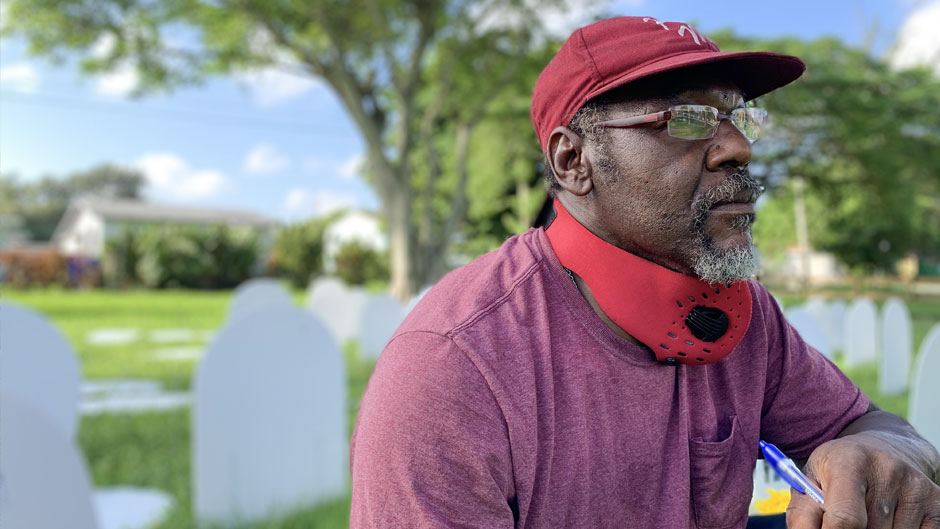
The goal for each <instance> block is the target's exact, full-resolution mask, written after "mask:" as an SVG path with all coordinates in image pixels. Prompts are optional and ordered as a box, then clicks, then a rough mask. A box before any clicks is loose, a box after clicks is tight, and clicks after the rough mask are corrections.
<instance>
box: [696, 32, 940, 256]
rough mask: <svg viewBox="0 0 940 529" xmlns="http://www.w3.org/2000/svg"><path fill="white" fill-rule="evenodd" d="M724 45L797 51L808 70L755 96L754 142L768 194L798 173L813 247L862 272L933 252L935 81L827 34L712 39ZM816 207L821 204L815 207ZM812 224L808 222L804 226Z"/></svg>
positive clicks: (938, 240) (938, 192) (938, 164)
mask: <svg viewBox="0 0 940 529" xmlns="http://www.w3.org/2000/svg"><path fill="white" fill-rule="evenodd" d="M714 37H716V39H715V40H716V42H719V44H720V45H721V47H722V49H723V50H727V51H736V50H743V49H751V50H752V49H766V50H772V51H779V52H782V53H788V54H792V55H796V56H798V57H801V58H802V59H803V60H804V61H806V63H807V66H808V68H807V72H806V74H804V76H803V77H802V78H801V79H800V80H798V81H796V82H795V83H793V84H792V85H790V86H788V87H786V88H784V89H781V90H778V91H776V92H773V93H771V94H769V95H767V96H765V97H764V98H763V103H762V104H763V106H765V107H767V108H768V109H769V110H770V112H771V115H772V117H773V120H774V121H773V127H772V129H771V130H770V131H769V134H768V136H767V138H766V139H762V140H761V141H760V142H758V143H757V144H755V163H754V164H752V166H753V167H754V170H755V172H758V171H759V172H760V173H763V176H764V178H765V182H766V185H767V186H768V188H769V189H770V191H771V197H772V198H773V197H774V196H777V195H779V196H781V198H783V199H787V198H786V196H787V195H786V189H785V188H784V187H783V184H784V183H785V181H786V178H787V177H788V176H790V175H799V176H802V177H803V178H804V179H805V181H806V186H807V194H808V195H810V196H811V197H812V201H813V202H814V203H817V205H816V206H814V211H815V215H814V219H812V221H813V223H815V224H816V225H818V226H821V227H820V229H818V230H816V231H815V232H814V233H812V237H811V238H812V239H813V240H812V242H813V243H814V245H816V246H818V247H820V248H823V249H825V250H829V251H831V252H833V253H834V254H835V255H836V256H837V257H838V258H839V259H840V260H841V261H842V262H844V263H846V264H848V265H849V266H851V267H853V268H856V269H858V270H860V271H865V272H871V271H873V270H876V269H881V270H889V269H890V268H891V267H892V266H893V264H894V263H895V261H896V260H897V259H898V258H899V257H901V256H903V255H904V254H906V253H908V252H911V251H915V252H919V253H922V254H923V253H927V254H929V253H933V254H936V252H937V249H938V248H940V228H938V226H940V80H938V79H936V78H935V77H932V74H931V73H930V72H929V71H928V70H926V69H913V70H905V71H893V70H892V69H891V68H890V66H889V65H888V63H887V61H885V60H883V59H878V58H874V57H872V56H871V55H870V54H868V53H867V52H866V51H864V50H861V49H855V48H852V47H849V46H847V45H845V44H843V43H841V42H839V41H837V40H835V39H831V38H825V39H820V40H816V41H813V42H802V41H799V40H794V39H785V40H776V41H759V40H756V39H743V38H739V37H735V36H733V35H731V34H730V33H729V32H725V33H722V34H718V35H714ZM820 206H821V207H820ZM811 224H812V223H811Z"/></svg>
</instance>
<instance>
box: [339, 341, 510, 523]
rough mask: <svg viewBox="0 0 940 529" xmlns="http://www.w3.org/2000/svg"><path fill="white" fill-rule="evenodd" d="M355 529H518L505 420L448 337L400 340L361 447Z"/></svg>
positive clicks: (382, 373)
mask: <svg viewBox="0 0 940 529" xmlns="http://www.w3.org/2000/svg"><path fill="white" fill-rule="evenodd" d="M351 451H352V455H351V462H352V509H351V514H350V527H352V528H358V529H365V528H392V527H409V528H411V527H414V528H424V527H446V528H477V527H479V528H484V527H485V528H503V527H506V528H511V527H513V525H514V519H513V509H512V508H511V506H510V500H511V498H513V497H514V488H513V482H512V474H511V469H512V463H511V459H510V451H509V437H508V430H507V427H506V422H505V420H504V418H503V415H502V413H501V411H500V409H499V406H498V404H497V402H496V399H495V398H494V396H493V394H492V392H491V391H490V389H489V386H488V385H487V383H486V381H485V380H484V378H483V376H482V375H481V374H480V372H479V370H477V368H476V367H475V366H474V364H473V363H472V362H471V361H470V360H469V359H468V357H467V356H466V355H465V354H464V353H463V351H462V350H460V348H459V347H458V346H457V345H456V344H454V342H453V341H452V340H451V339H450V338H448V337H446V336H442V335H439V334H434V333H429V332H408V333H404V334H402V335H399V336H397V337H395V338H394V339H393V340H392V342H391V343H389V345H388V346H387V347H386V349H385V351H383V352H382V355H381V356H380V358H379V361H378V363H377V365H376V369H375V371H374V373H373V375H372V378H371V379H370V381H369V386H368V388H367V390H366V393H365V395H364V397H363V399H362V405H361V408H360V412H359V419H358V422H357V425H356V431H355V433H354V434H353V441H352V448H351Z"/></svg>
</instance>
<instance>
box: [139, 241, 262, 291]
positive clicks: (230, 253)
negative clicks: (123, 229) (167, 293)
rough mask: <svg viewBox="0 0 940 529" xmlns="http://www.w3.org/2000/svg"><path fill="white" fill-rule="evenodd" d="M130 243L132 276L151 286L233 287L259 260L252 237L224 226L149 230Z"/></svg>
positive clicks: (256, 244) (246, 275)
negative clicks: (133, 251)
mask: <svg viewBox="0 0 940 529" xmlns="http://www.w3.org/2000/svg"><path fill="white" fill-rule="evenodd" d="M134 239H135V241H134V244H133V245H132V246H133V247H134V248H136V252H137V253H136V255H137V256H138V257H137V263H136V267H135V273H136V277H137V278H138V279H139V281H140V282H141V284H143V285H144V286H146V287H150V288H204V289H216V288H231V287H234V286H236V285H238V284H239V283H241V282H242V281H244V280H246V279H248V278H249V277H251V275H252V272H253V270H254V267H255V263H256V262H257V254H258V240H257V237H256V235H255V234H254V233H250V232H247V231H233V230H230V229H229V228H227V227H225V226H213V227H190V226H153V227H148V228H145V229H142V230H141V231H140V232H138V233H137V234H136V235H135V236H134Z"/></svg>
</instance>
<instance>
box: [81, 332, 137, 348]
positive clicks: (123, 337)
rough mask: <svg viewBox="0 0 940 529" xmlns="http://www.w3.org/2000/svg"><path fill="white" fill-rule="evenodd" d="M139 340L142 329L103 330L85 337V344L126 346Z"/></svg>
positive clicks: (89, 333)
mask: <svg viewBox="0 0 940 529" xmlns="http://www.w3.org/2000/svg"><path fill="white" fill-rule="evenodd" d="M139 339H140V329H118V328H101V329H93V330H91V331H88V333H87V334H86V335H85V343H87V344H89V345H124V344H128V343H133V342H136V341H137V340H139Z"/></svg>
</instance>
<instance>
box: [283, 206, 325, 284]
mask: <svg viewBox="0 0 940 529" xmlns="http://www.w3.org/2000/svg"><path fill="white" fill-rule="evenodd" d="M338 215H339V213H337V214H334V215H330V216H327V217H323V218H319V219H313V220H309V221H305V222H298V223H295V224H292V225H290V226H286V227H284V228H283V229H281V231H280V232H279V233H278V234H277V239H275V241H274V251H273V253H272V256H271V262H270V263H269V264H268V268H269V269H270V270H271V271H272V272H273V273H274V274H275V275H277V276H279V277H284V278H287V279H288V280H289V281H290V282H291V284H293V285H294V286H295V287H296V288H305V287H306V286H307V284H308V283H310V280H311V279H312V278H314V277H315V276H318V275H320V274H322V273H323V233H324V232H325V231H326V228H327V226H329V225H330V223H331V222H333V221H334V220H336V218H337V216H338Z"/></svg>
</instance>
